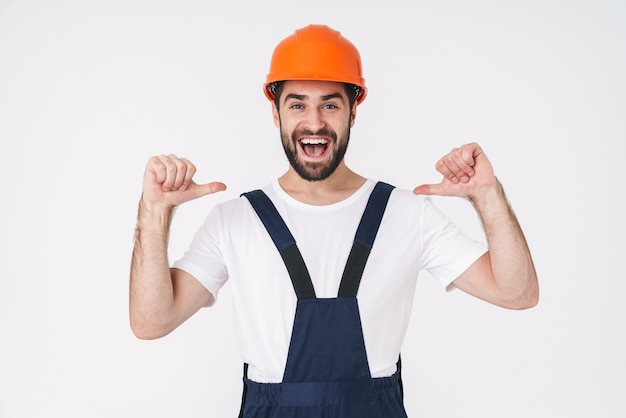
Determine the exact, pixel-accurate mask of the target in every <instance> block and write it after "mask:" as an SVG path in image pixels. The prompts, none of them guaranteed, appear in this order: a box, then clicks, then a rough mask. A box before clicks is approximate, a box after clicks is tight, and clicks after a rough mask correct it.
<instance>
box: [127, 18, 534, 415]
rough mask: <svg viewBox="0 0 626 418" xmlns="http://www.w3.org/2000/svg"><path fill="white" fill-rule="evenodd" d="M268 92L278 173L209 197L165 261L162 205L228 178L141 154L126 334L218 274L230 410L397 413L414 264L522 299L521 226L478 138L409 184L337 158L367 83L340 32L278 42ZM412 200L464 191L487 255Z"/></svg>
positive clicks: (526, 284) (529, 293)
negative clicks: (229, 354) (198, 175)
mask: <svg viewBox="0 0 626 418" xmlns="http://www.w3.org/2000/svg"><path fill="white" fill-rule="evenodd" d="M264 91H265V94H266V96H267V97H268V99H270V100H271V101H272V114H273V119H274V123H275V124H276V126H277V127H278V128H279V129H280V134H281V139H282V144H283V148H284V150H285V153H286V155H287V158H288V160H289V163H290V165H289V168H288V170H287V172H286V173H284V174H283V175H282V176H281V177H279V178H278V179H277V180H276V181H274V182H273V183H272V184H270V185H267V186H266V187H264V188H263V189H262V190H256V191H253V192H250V193H246V194H244V195H243V196H242V197H240V198H238V199H234V200H230V201H227V202H224V203H222V204H220V205H217V207H216V208H214V209H213V211H212V213H211V215H210V216H209V217H207V219H206V221H205V223H204V225H203V226H202V228H200V230H199V231H198V232H197V234H196V235H195V237H194V240H193V242H192V244H191V246H190V248H189V250H188V251H187V252H186V254H185V255H184V257H183V258H182V259H181V260H178V261H177V262H175V263H174V265H173V267H172V268H170V266H169V265H168V257H167V237H168V232H169V225H170V221H171V219H172V214H173V209H174V208H175V207H176V206H178V205H180V204H182V203H184V202H187V201H189V200H192V199H195V198H198V197H201V196H204V195H207V194H211V193H215V192H218V191H221V190H224V189H225V187H226V186H225V185H224V184H222V183H217V182H216V183H208V184H197V183H195V182H194V181H193V176H194V173H195V171H196V169H195V167H194V165H193V164H192V163H191V162H189V161H188V160H186V159H184V158H179V157H177V156H175V155H168V156H166V155H161V156H157V157H153V158H151V159H150V160H149V161H148V163H147V167H146V172H145V175H144V180H143V194H142V197H141V200H140V204H139V215H138V222H137V231H136V242H135V248H134V252H133V261H132V268H131V277H130V318H131V326H132V329H133V331H134V332H135V334H136V335H137V336H138V337H139V338H144V339H151V338H158V337H161V336H164V335H166V334H168V333H169V332H171V331H172V330H174V329H175V328H176V327H177V326H179V325H180V324H181V323H182V322H184V321H185V320H186V319H187V318H189V317H190V316H191V315H193V314H194V313H195V312H196V311H198V310H199V309H200V308H201V307H203V306H209V305H211V304H212V303H213V302H214V300H215V297H216V295H217V292H218V291H219V289H220V288H221V286H222V285H223V284H224V283H225V282H226V280H230V283H231V286H232V294H233V302H234V307H235V312H236V316H237V324H238V329H237V333H238V336H239V341H240V344H241V347H240V351H241V354H242V357H243V360H244V363H245V368H244V370H245V371H244V383H245V384H244V396H243V402H242V408H241V416H242V417H322V416H323V417H344V418H345V417H386V418H389V417H391V418H394V417H405V416H406V413H405V411H404V407H403V404H402V396H403V393H402V382H401V378H400V361H399V355H400V348H401V345H402V340H403V338H404V335H405V331H406V328H407V324H408V319H409V313H410V310H411V304H412V301H413V293H414V289H415V281H416V278H417V276H418V274H419V272H420V271H421V270H427V271H429V272H430V273H431V274H432V275H433V276H434V277H436V278H438V279H439V280H440V281H441V282H442V283H443V285H445V286H448V285H450V284H451V285H453V286H455V287H457V288H459V289H461V290H463V291H465V292H467V293H469V294H471V295H473V296H476V297H478V298H481V299H483V300H485V301H487V302H490V303H493V304H496V305H499V306H502V307H506V308H510V309H525V308H529V307H532V306H534V305H535V304H536V303H537V299H538V284H537V278H536V274H535V270H534V266H533V262H532V259H531V255H530V252H529V249H528V246H527V244H526V241H525V239H524V236H523V233H522V231H521V229H520V227H519V224H518V222H517V220H516V218H515V216H514V214H513V212H512V210H511V208H510V207H509V204H508V202H507V200H506V197H505V194H504V191H503V188H502V186H501V184H500V183H499V181H498V180H497V178H496V176H495V175H494V172H493V170H492V167H491V164H490V162H489V160H488V159H487V157H486V156H485V153H484V152H483V151H482V149H481V148H480V146H479V145H478V144H466V145H463V146H461V147H459V148H457V149H454V150H453V151H452V152H450V153H449V154H448V155H446V156H444V157H443V158H442V159H441V160H440V161H439V162H438V163H437V169H438V171H440V172H441V173H442V175H443V179H442V181H441V183H439V184H430V185H421V186H419V187H416V188H415V190H413V193H411V192H410V191H405V190H398V189H394V188H393V187H392V186H390V185H388V184H385V183H380V182H375V181H373V180H371V179H367V178H365V177H363V176H361V175H359V174H357V173H355V172H353V171H352V170H350V169H349V168H348V167H347V166H346V164H345V161H344V158H343V157H344V154H345V152H346V149H347V145H348V141H349V136H350V129H351V127H352V126H353V124H354V122H355V117H356V111H357V106H358V105H359V104H360V103H361V102H362V101H363V100H364V99H365V96H366V94H367V90H366V88H365V82H364V80H363V78H362V74H361V61H360V57H359V53H358V51H357V49H356V48H355V47H354V45H352V44H351V43H350V42H349V41H348V40H347V39H345V38H344V37H342V36H341V35H340V34H339V32H336V31H334V30H333V29H331V28H328V27H327V26H321V25H310V26H307V27H305V28H302V29H299V30H297V31H296V32H295V33H294V34H293V35H291V36H289V37H287V38H286V39H285V40H283V41H282V42H281V43H279V45H278V46H277V47H276V49H275V51H274V54H273V57H272V62H271V68H270V73H269V75H268V77H267V80H266V84H265V90H264ZM424 195H443V196H459V197H465V198H468V199H469V200H470V201H471V202H472V203H473V205H474V206H475V208H476V210H477V211H478V214H479V216H480V219H481V220H482V223H483V225H484V229H485V232H486V236H487V240H488V250H487V248H485V247H484V245H483V244H481V243H478V242H475V241H473V240H471V239H469V238H468V237H467V236H465V235H464V234H463V233H462V232H461V231H459V230H458V228H457V227H456V226H454V225H453V224H452V223H451V222H450V221H449V220H448V219H447V218H446V217H445V216H444V215H442V214H441V212H439V211H438V210H437V209H436V208H435V207H434V206H433V204H432V202H431V200H430V199H429V198H427V197H425V196H424Z"/></svg>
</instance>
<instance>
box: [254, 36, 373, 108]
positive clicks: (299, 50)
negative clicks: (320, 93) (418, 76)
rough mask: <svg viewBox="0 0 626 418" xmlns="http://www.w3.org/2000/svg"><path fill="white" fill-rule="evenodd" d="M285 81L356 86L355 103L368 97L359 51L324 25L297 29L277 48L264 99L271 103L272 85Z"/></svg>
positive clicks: (272, 96)
mask: <svg viewBox="0 0 626 418" xmlns="http://www.w3.org/2000/svg"><path fill="white" fill-rule="evenodd" d="M286 80H323V81H336V82H341V83H349V84H352V85H355V86H357V87H358V91H357V95H356V98H355V102H356V103H357V104H359V103H361V102H362V101H363V99H365V96H366V95H367V89H366V88H365V79H364V78H363V76H362V70H361V56H360V54H359V51H358V50H357V49H356V47H355V46H354V45H353V44H352V43H351V42H350V41H349V40H347V39H346V38H344V37H343V36H341V34H340V33H339V32H337V31H336V30H334V29H331V28H329V27H328V26H325V25H309V26H306V27H304V28H301V29H298V30H296V31H295V32H294V33H293V34H292V35H290V36H288V37H287V38H285V39H283V40H282V41H281V42H280V43H279V44H278V45H277V46H276V48H275V49H274V53H273V54H272V61H271V64H270V72H269V74H268V75H267V79H266V80H265V85H264V89H263V91H264V92H265V95H266V96H267V98H268V99H270V100H274V96H275V94H274V88H273V86H272V83H274V82H277V81H286Z"/></svg>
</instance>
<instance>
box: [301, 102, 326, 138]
mask: <svg viewBox="0 0 626 418" xmlns="http://www.w3.org/2000/svg"><path fill="white" fill-rule="evenodd" d="M325 126H326V122H325V121H324V117H323V114H322V111H321V109H317V108H310V109H308V111H307V113H306V117H305V120H304V127H305V128H306V129H308V130H310V131H311V132H312V133H316V132H318V131H319V130H321V129H322V128H324V127H325Z"/></svg>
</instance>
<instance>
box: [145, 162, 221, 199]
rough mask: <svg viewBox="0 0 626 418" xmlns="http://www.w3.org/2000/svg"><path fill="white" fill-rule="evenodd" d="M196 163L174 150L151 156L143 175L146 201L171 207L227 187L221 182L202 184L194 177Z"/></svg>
mask: <svg viewBox="0 0 626 418" xmlns="http://www.w3.org/2000/svg"><path fill="white" fill-rule="evenodd" d="M195 173H196V167H195V166H194V165H193V164H192V163H191V162H190V161H189V160H187V159H186V158H179V157H177V156H176V155H174V154H169V155H159V156H154V157H151V158H150V159H149V160H148V163H147V164H146V171H145V173H144V177H143V195H142V201H143V204H144V205H146V206H147V207H148V208H150V207H154V206H162V207H164V208H167V209H171V208H173V207H175V206H178V205H180V204H182V203H185V202H188V201H190V200H193V199H197V198H199V197H202V196H206V195H207V194H211V193H215V192H220V191H223V190H226V185H225V184H224V183H220V182H211V183H206V184H198V183H196V182H194V181H193V176H194V174H195Z"/></svg>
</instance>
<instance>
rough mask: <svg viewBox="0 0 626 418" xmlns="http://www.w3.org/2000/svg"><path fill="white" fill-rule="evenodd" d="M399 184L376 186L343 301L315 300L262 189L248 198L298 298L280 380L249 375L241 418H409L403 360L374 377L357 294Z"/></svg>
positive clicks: (302, 267) (286, 233)
mask: <svg viewBox="0 0 626 418" xmlns="http://www.w3.org/2000/svg"><path fill="white" fill-rule="evenodd" d="M392 190H393V186H390V185H388V184H385V183H382V182H379V183H377V184H376V186H375V187H374V190H373V191H372V194H371V195H370V198H369V200H368V203H367V206H366V208H365V211H364V213H363V216H362V218H361V221H360V223H359V227H358V229H357V232H356V236H355V238H354V243H353V246H352V249H351V251H350V255H349V257H348V261H347V263H346V267H345V270H344V272H343V276H342V279H341V284H340V286H339V294H338V296H337V298H317V297H316V296H315V290H314V289H313V283H312V281H311V278H310V276H309V272H308V270H307V267H306V265H305V264H304V260H303V259H302V255H301V254H300V251H299V249H298V247H297V246H296V242H295V239H294V238H293V236H292V235H291V232H290V231H289V229H288V228H287V225H286V224H285V222H284V221H283V219H282V218H281V217H280V215H279V214H278V212H277V210H276V208H275V207H274V204H273V203H272V202H271V200H270V199H269V198H268V197H267V196H266V195H265V193H263V192H262V191H260V190H255V191H252V192H249V193H244V196H245V197H246V198H247V199H248V200H249V201H250V203H251V204H252V207H253V208H254V210H255V211H256V213H257V214H258V216H259V218H260V219H261V221H262V222H263V225H264V226H265V228H266V229H267V231H268V233H269V234H270V236H271V238H272V241H273V242H274V244H275V245H276V248H277V249H278V251H279V252H280V254H281V256H282V258H283V261H284V262H285V266H286V267H287V271H288V272H289V276H290V277H291V281H292V284H293V287H294V290H295V292H296V296H297V298H298V301H297V305H296V313H295V318H294V323H293V330H292V335H291V341H290V345H289V352H288V355H287V363H286V365H285V371H284V376H283V381H282V382H281V383H258V382H254V381H251V380H250V379H248V377H247V365H244V378H243V381H244V392H243V399H242V405H241V411H240V415H239V417H240V418H292V417H293V418H322V417H323V418H335V417H336V418H370V417H371V418H406V412H405V411H404V406H403V393H402V379H401V377H400V362H399V361H398V371H397V372H396V373H395V374H393V375H392V376H390V377H383V378H372V377H371V374H370V369H369V365H368V361H367V354H366V352H365V343H364V340H363V331H362V328H361V318H360V315H359V306H358V301H357V297H356V295H357V291H358V288H359V284H360V281H361V276H362V273H363V270H364V268H365V263H366V262H367V258H368V256H369V253H370V251H371V248H372V245H373V243H374V239H375V237H376V233H377V232H378V227H379V225H380V221H381V219H382V217H383V213H384V211H385V208H386V205H387V201H388V199H389V195H390V194H391V191H392Z"/></svg>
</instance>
